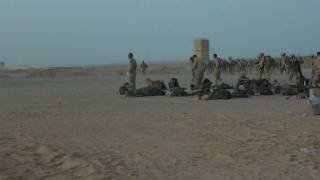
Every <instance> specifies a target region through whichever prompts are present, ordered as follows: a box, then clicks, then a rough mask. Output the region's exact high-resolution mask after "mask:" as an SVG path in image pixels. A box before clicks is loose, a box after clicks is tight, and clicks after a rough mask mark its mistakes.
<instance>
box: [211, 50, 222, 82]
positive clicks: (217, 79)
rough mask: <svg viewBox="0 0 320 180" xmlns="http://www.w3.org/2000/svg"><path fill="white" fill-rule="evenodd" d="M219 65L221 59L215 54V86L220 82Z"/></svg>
mask: <svg viewBox="0 0 320 180" xmlns="http://www.w3.org/2000/svg"><path fill="white" fill-rule="evenodd" d="M221 65H222V60H221V58H219V57H218V55H217V54H213V65H212V66H213V67H212V68H213V76H214V80H215V84H216V85H217V84H218V83H220V82H222V79H221V77H220V75H221Z"/></svg>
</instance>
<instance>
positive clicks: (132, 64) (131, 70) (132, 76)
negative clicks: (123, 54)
mask: <svg viewBox="0 0 320 180" xmlns="http://www.w3.org/2000/svg"><path fill="white" fill-rule="evenodd" d="M128 59H129V66H128V77H129V85H130V88H132V90H135V89H136V74H137V62H136V60H135V59H134V57H133V54H132V53H129V55H128Z"/></svg>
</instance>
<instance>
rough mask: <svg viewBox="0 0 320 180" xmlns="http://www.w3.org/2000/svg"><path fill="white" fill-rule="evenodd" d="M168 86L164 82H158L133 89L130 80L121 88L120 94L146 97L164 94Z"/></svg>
mask: <svg viewBox="0 0 320 180" xmlns="http://www.w3.org/2000/svg"><path fill="white" fill-rule="evenodd" d="M166 90H167V86H166V85H165V84H164V83H163V82H160V83H156V84H153V85H150V86H147V87H142V88H140V89H132V88H131V86H130V84H129V83H128V82H126V83H124V84H123V85H122V86H121V87H120V88H119V93H120V95H124V94H125V95H126V96H131V97H144V96H163V95H165V93H166V92H165V91H166Z"/></svg>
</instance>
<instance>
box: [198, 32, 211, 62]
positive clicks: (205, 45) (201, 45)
mask: <svg viewBox="0 0 320 180" xmlns="http://www.w3.org/2000/svg"><path fill="white" fill-rule="evenodd" d="M194 53H195V54H196V55H197V56H198V57H199V58H200V59H202V60H204V61H206V62H208V61H209V56H210V55H209V53H210V52H209V40H208V39H205V38H198V39H195V40H194Z"/></svg>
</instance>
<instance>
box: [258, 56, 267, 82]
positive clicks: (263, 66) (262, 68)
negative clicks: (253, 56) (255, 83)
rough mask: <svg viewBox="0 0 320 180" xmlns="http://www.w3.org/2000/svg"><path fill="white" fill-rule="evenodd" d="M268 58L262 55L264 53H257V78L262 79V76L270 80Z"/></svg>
mask: <svg viewBox="0 0 320 180" xmlns="http://www.w3.org/2000/svg"><path fill="white" fill-rule="evenodd" d="M269 61H270V59H269V58H268V57H267V56H265V55H264V53H260V54H259V55H258V72H259V79H262V78H263V77H264V76H265V78H266V79H268V80H270V63H269Z"/></svg>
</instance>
